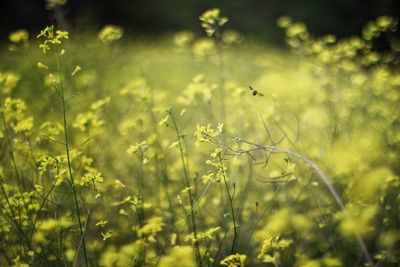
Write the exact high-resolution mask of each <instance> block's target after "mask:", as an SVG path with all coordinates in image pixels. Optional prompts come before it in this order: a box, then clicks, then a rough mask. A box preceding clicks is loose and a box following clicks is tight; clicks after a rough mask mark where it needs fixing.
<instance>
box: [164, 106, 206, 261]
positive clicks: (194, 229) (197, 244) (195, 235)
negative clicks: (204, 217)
mask: <svg viewBox="0 0 400 267" xmlns="http://www.w3.org/2000/svg"><path fill="white" fill-rule="evenodd" d="M168 113H169V115H170V116H171V119H172V123H173V124H174V128H175V132H176V137H177V138H178V143H179V151H180V155H181V160H182V165H183V173H184V177H185V183H186V187H187V188H190V180H189V172H188V170H187V169H188V167H187V163H186V160H185V154H184V150H183V145H182V141H181V134H180V131H179V128H178V124H177V123H176V120H175V117H174V116H173V114H172V111H168ZM188 195H189V202H190V208H191V210H192V212H191V214H190V218H191V222H192V230H193V235H194V239H195V242H194V245H195V248H196V260H197V263H198V265H199V266H201V253H200V245H199V241H198V240H197V230H196V223H195V217H194V210H193V208H194V205H193V195H192V190H188Z"/></svg>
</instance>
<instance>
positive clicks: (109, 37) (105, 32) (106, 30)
mask: <svg viewBox="0 0 400 267" xmlns="http://www.w3.org/2000/svg"><path fill="white" fill-rule="evenodd" d="M123 34H124V30H123V29H122V28H121V27H119V26H116V25H106V26H104V27H103V28H102V29H101V30H100V32H99V34H98V37H99V39H100V40H101V41H102V42H103V43H112V42H114V41H117V40H119V39H121V37H122V35H123Z"/></svg>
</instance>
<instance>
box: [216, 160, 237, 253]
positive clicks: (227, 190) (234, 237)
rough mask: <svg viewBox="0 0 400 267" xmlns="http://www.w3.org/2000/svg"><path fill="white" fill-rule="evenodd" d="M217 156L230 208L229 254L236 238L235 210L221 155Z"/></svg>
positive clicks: (233, 249)
mask: <svg viewBox="0 0 400 267" xmlns="http://www.w3.org/2000/svg"><path fill="white" fill-rule="evenodd" d="M218 157H219V161H220V163H221V164H222V178H223V179H224V184H225V188H226V192H227V193H228V199H229V206H230V208H231V213H232V224H233V241H232V247H231V254H233V253H234V252H235V244H236V238H237V229H236V217H235V210H234V208H233V194H232V195H231V193H230V191H229V187H228V183H227V181H226V177H225V170H224V167H223V163H222V157H221V155H218Z"/></svg>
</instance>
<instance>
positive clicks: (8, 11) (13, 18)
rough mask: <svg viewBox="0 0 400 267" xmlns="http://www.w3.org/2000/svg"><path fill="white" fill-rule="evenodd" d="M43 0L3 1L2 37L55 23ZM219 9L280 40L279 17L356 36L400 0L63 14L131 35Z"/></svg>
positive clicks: (202, 3) (244, 27)
mask: <svg viewBox="0 0 400 267" xmlns="http://www.w3.org/2000/svg"><path fill="white" fill-rule="evenodd" d="M45 6H46V1H45V0H22V1H4V2H3V3H2V8H1V9H0V22H1V27H0V36H1V37H2V39H3V38H5V37H6V36H7V34H8V33H9V32H10V31H13V30H15V29H19V28H27V29H29V30H30V31H38V30H39V29H40V28H42V27H43V26H44V25H48V24H51V23H53V24H54V19H53V18H54V15H53V12H52V11H49V10H46V9H45ZM211 7H219V8H221V10H222V12H223V14H224V15H226V16H228V17H229V18H231V22H230V23H229V24H228V25H227V26H228V27H231V28H235V29H237V30H239V31H240V32H242V33H244V34H245V35H247V36H251V37H252V38H257V39H263V40H268V41H271V42H279V41H281V39H282V33H281V30H280V29H278V28H277V27H276V26H275V21H276V19H277V18H278V17H280V16H282V15H289V16H291V17H292V18H294V19H295V20H301V21H304V22H305V23H306V24H307V25H308V26H309V28H310V30H311V32H313V33H314V34H316V35H322V34H327V33H334V34H335V35H337V36H339V37H345V36H349V35H354V34H358V33H359V32H360V30H361V28H362V26H363V25H365V23H366V22H368V21H370V20H373V19H374V18H376V17H377V16H381V15H391V16H399V15H400V1H399V0H330V1H321V0H284V1H280V0H218V1H216V0H173V1H171V0H146V1H137V0H136V1H135V0H114V1H112V0H68V3H67V5H65V6H64V7H63V8H62V10H61V12H62V14H63V16H64V17H65V21H66V24H67V25H69V27H70V28H73V29H76V30H97V29H99V28H100V27H101V26H102V25H104V24H107V23H113V24H118V25H121V26H123V27H124V28H125V30H126V32H128V33H139V34H145V35H159V34H160V33H161V34H162V33H168V32H173V31H177V30H183V29H189V30H193V31H197V32H200V26H199V22H198V20H197V18H198V16H199V14H201V13H202V12H203V11H204V10H206V9H208V8H211Z"/></svg>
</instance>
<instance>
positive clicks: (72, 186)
mask: <svg viewBox="0 0 400 267" xmlns="http://www.w3.org/2000/svg"><path fill="white" fill-rule="evenodd" d="M56 61H57V72H58V76H59V81H60V90H61V108H62V114H63V124H64V139H65V151H66V153H67V162H68V172H69V177H70V180H71V188H72V192H73V194H74V202H75V211H76V216H77V217H78V224H79V230H80V234H81V238H82V239H81V240H82V247H83V254H84V257H85V266H86V267H87V266H88V260H87V253H86V245H85V237H84V236H85V234H84V229H83V227H82V221H81V215H80V212H79V202H78V196H77V193H76V188H75V182H74V176H73V174H72V166H71V158H70V153H69V152H70V148H69V141H68V124H67V111H66V108H65V95H64V86H63V83H62V78H61V70H60V62H59V58H58V53H57V52H56ZM77 253H79V251H78V252H77Z"/></svg>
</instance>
